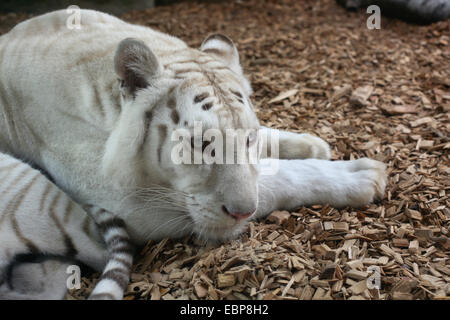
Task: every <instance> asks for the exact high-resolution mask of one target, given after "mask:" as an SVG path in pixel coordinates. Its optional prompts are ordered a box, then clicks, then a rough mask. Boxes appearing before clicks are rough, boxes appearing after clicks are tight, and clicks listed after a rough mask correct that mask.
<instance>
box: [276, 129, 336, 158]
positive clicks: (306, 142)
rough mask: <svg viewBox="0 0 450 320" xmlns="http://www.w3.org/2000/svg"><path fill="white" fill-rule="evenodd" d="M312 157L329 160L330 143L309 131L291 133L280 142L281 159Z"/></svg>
mask: <svg viewBox="0 0 450 320" xmlns="http://www.w3.org/2000/svg"><path fill="white" fill-rule="evenodd" d="M310 158H313V159H323V160H329V159H330V158H331V150H330V146H329V145H328V143H326V142H325V141H324V140H323V139H321V138H319V137H316V136H313V135H310V134H308V133H303V134H294V133H291V134H289V136H288V137H285V138H284V139H283V140H282V142H281V143H280V159H310Z"/></svg>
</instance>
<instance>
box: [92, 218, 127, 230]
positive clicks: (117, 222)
mask: <svg viewBox="0 0 450 320" xmlns="http://www.w3.org/2000/svg"><path fill="white" fill-rule="evenodd" d="M98 228H99V229H100V231H101V232H102V233H105V232H106V231H108V230H109V229H111V228H122V229H125V222H123V220H122V219H120V218H117V217H114V218H110V219H108V220H105V221H103V222H100V223H99V224H98Z"/></svg>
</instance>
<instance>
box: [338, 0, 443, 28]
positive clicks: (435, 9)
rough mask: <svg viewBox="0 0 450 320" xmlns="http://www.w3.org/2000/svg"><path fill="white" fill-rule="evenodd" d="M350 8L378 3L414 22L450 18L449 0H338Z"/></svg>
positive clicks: (383, 9) (391, 13)
mask: <svg viewBox="0 0 450 320" xmlns="http://www.w3.org/2000/svg"><path fill="white" fill-rule="evenodd" d="M336 1H337V2H338V3H339V4H340V5H342V6H343V7H345V8H347V9H349V10H356V9H358V8H367V7H368V6H370V5H378V6H379V7H380V8H381V13H382V14H387V15H390V16H394V17H397V18H401V19H404V20H406V21H410V22H413V23H424V24H427V23H433V22H436V21H442V20H446V19H449V18H450V1H449V0H336Z"/></svg>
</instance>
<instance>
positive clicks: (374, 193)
mask: <svg viewBox="0 0 450 320" xmlns="http://www.w3.org/2000/svg"><path fill="white" fill-rule="evenodd" d="M264 161H267V162H271V163H270V165H271V167H273V168H278V170H277V171H274V172H276V173H274V174H273V175H261V176H260V177H259V183H258V185H259V197H258V199H259V205H258V210H257V213H256V215H255V217H256V218H261V217H264V216H266V215H268V214H270V213H271V212H273V211H275V210H292V209H295V208H298V207H300V206H308V205H313V204H323V205H325V204H329V205H331V206H333V207H336V208H342V207H347V206H350V207H355V208H357V207H362V206H364V205H367V204H369V203H371V202H373V201H375V200H378V199H381V198H382V197H383V195H384V191H385V188H386V183H387V174H386V166H385V164H383V163H381V162H379V161H376V160H371V159H368V158H362V159H358V160H351V161H327V160H317V159H308V160H276V159H266V160H264ZM276 161H278V163H276ZM277 166H278V167H277Z"/></svg>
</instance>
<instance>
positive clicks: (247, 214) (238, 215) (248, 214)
mask: <svg viewBox="0 0 450 320" xmlns="http://www.w3.org/2000/svg"><path fill="white" fill-rule="evenodd" d="M222 211H223V212H225V213H226V214H227V215H229V216H230V217H233V218H234V219H236V220H242V219H247V218H250V217H251V216H252V215H253V214H254V213H255V211H253V212H245V213H244V212H230V211H228V209H227V207H225V206H222Z"/></svg>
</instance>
